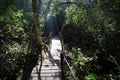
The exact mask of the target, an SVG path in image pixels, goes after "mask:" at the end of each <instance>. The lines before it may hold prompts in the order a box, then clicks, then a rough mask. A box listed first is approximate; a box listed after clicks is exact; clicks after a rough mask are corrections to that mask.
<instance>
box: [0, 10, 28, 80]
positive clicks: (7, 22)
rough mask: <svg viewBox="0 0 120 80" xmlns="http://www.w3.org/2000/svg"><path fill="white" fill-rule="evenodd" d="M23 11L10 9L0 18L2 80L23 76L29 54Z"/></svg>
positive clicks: (0, 70) (0, 77)
mask: <svg viewBox="0 0 120 80" xmlns="http://www.w3.org/2000/svg"><path fill="white" fill-rule="evenodd" d="M22 18H23V10H15V9H12V8H11V9H9V11H8V12H7V14H6V15H4V16H0V43H1V45H0V48H1V49H0V66H1V68H0V79H2V80H8V79H12V80H16V77H17V76H18V75H22V74H23V72H22V69H23V67H24V66H25V61H26V58H25V56H26V54H27V53H29V52H28V37H27V34H26V33H25V31H24V23H26V22H25V20H24V21H23V19H22Z"/></svg>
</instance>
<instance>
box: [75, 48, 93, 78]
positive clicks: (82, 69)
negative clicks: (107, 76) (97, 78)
mask: <svg viewBox="0 0 120 80" xmlns="http://www.w3.org/2000/svg"><path fill="white" fill-rule="evenodd" d="M73 54H74V65H73V66H74V70H75V73H76V76H77V77H78V78H79V79H80V80H83V79H84V78H85V76H86V74H87V73H88V71H89V66H88V65H87V64H86V63H87V62H89V61H91V60H93V58H90V57H87V56H85V55H84V54H83V53H82V52H81V51H78V50H77V49H75V48H73Z"/></svg>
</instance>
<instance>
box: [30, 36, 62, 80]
mask: <svg viewBox="0 0 120 80" xmlns="http://www.w3.org/2000/svg"><path fill="white" fill-rule="evenodd" d="M60 53H61V42H60V40H59V39H58V38H53V39H52V42H51V49H50V51H49V52H48V56H47V58H46V59H44V61H43V62H42V64H41V62H40V61H38V65H36V67H34V68H33V71H32V73H31V79H30V80H61V65H60V64H61V62H60Z"/></svg>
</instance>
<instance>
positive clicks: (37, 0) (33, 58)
mask: <svg viewBox="0 0 120 80" xmlns="http://www.w3.org/2000/svg"><path fill="white" fill-rule="evenodd" d="M40 4H41V0H32V10H33V28H32V29H33V30H32V31H33V32H32V34H33V35H34V36H33V38H35V39H33V40H31V41H33V42H32V44H31V45H34V48H33V49H36V50H33V51H35V52H33V53H30V54H28V55H27V56H26V59H27V61H26V66H25V68H24V69H23V76H22V80H28V79H29V78H30V74H31V72H32V69H33V68H34V67H35V66H36V64H37V61H38V59H39V55H41V47H42V37H41V32H40V31H39V9H40Z"/></svg>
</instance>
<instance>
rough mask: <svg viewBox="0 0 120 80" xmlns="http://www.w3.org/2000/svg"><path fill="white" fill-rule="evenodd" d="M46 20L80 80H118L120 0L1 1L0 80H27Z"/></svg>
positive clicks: (45, 30)
mask: <svg viewBox="0 0 120 80" xmlns="http://www.w3.org/2000/svg"><path fill="white" fill-rule="evenodd" d="M50 18H52V21H53V22H54V25H51V26H54V27H53V28H54V29H51V30H54V31H55V32H53V33H54V35H56V34H59V32H60V33H61V34H62V37H63V45H64V46H65V47H66V48H67V49H69V50H70V51H71V52H72V54H73V55H72V63H71V64H72V67H73V69H74V72H75V76H76V77H77V78H78V79H79V80H119V79H120V0H0V80H17V78H18V77H22V78H21V80H29V77H30V74H31V71H32V69H33V67H34V66H35V65H36V64H37V61H38V58H39V55H41V48H42V45H43V44H45V41H46V38H47V37H48V35H49V33H50V31H51V30H50V29H48V27H47V25H50V23H52V22H51V21H50V20H51V19H50ZM68 72H69V71H68ZM66 74H68V75H66V76H65V77H67V78H66V79H67V80H74V79H73V78H71V75H70V74H69V73H66Z"/></svg>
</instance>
